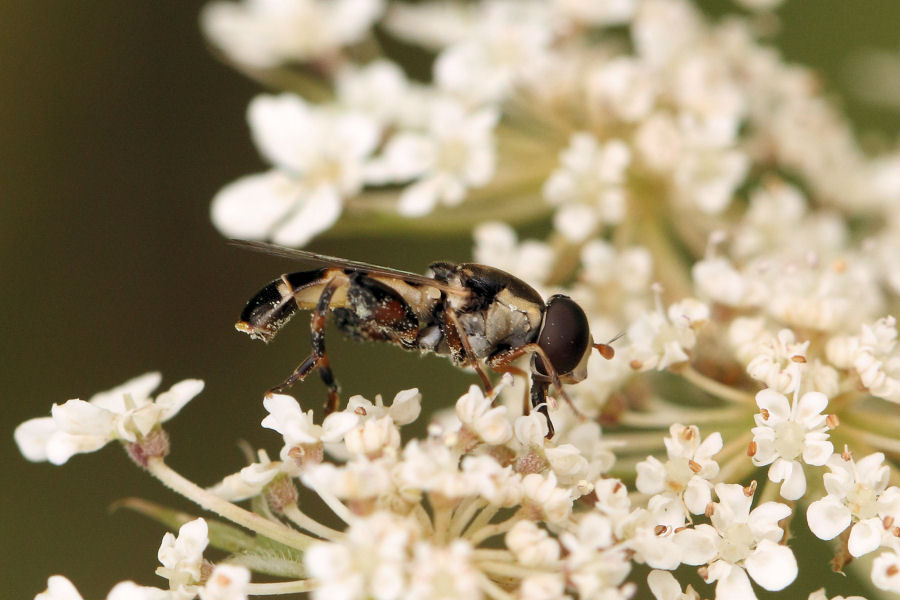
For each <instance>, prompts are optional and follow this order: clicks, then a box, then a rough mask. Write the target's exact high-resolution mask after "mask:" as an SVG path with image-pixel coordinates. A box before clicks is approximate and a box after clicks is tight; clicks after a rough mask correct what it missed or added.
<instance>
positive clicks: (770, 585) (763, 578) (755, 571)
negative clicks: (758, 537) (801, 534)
mask: <svg viewBox="0 0 900 600" xmlns="http://www.w3.org/2000/svg"><path fill="white" fill-rule="evenodd" d="M744 566H745V567H746V568H747V573H749V574H750V577H752V578H753V581H755V582H756V583H758V584H759V585H760V586H762V587H763V588H765V589H767V590H769V591H770V592H776V591H778V590H782V589H784V588H786V587H787V586H788V585H790V583H791V582H792V581H794V579H796V578H797V559H796V558H794V553H793V552H791V549H790V548H788V547H787V546H782V545H781V544H776V543H775V542H773V541H772V540H762V541H761V542H759V544H757V546H756V550H754V551H753V552H752V553H750V556H748V557H747V558H746V559H745V560H744ZM728 597H730V596H728Z"/></svg>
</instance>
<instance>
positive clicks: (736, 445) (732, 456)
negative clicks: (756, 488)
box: [715, 431, 756, 481]
mask: <svg viewBox="0 0 900 600" xmlns="http://www.w3.org/2000/svg"><path fill="white" fill-rule="evenodd" d="M722 437H723V438H724V439H727V437H726V436H725V434H724V433H723V434H722ZM752 440H753V434H752V433H750V432H749V431H747V432H745V433H744V434H743V435H741V436H738V437H737V438H736V439H734V440H732V441H730V442H728V443H727V444H725V446H724V447H723V448H722V450H721V451H720V452H719V453H718V454H717V455H716V457H715V458H716V460H717V461H718V462H719V464H720V465H722V466H721V468H720V469H719V474H718V475H717V476H716V481H741V480H742V479H744V477H746V476H747V475H749V474H750V473H751V472H753V470H754V469H756V466H755V465H754V464H753V462H752V461H751V460H750V457H749V456H747V455H746V452H744V451H743V450H744V449H746V448H747V446H748V445H749V444H750V442H751V441H752Z"/></svg>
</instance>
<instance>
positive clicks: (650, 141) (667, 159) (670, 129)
mask: <svg viewBox="0 0 900 600" xmlns="http://www.w3.org/2000/svg"><path fill="white" fill-rule="evenodd" d="M633 144H634V149H635V154H636V159H637V160H639V161H640V162H641V163H642V165H643V166H646V167H647V168H648V169H650V171H653V172H656V173H661V174H662V173H671V172H673V171H674V170H675V166H676V165H677V164H678V161H679V160H680V158H681V155H682V151H683V150H684V145H685V140H684V134H683V132H682V131H681V129H680V128H679V127H678V124H677V123H676V122H675V119H674V118H673V117H672V115H670V114H668V113H664V112H656V113H653V114H652V115H650V116H649V117H648V118H646V119H644V120H642V121H641V122H640V123H639V124H638V127H637V130H636V131H635V133H634V140H633Z"/></svg>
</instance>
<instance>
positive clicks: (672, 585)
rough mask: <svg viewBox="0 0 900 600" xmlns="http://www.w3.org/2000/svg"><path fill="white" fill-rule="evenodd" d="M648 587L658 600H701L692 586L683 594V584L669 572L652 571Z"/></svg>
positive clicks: (648, 576) (648, 579) (648, 577)
mask: <svg viewBox="0 0 900 600" xmlns="http://www.w3.org/2000/svg"><path fill="white" fill-rule="evenodd" d="M647 586H648V587H649V588H650V592H651V593H652V594H653V596H654V597H655V598H656V600H700V594H698V593H697V592H696V591H694V588H693V587H691V586H690V585H688V586H687V589H685V590H684V592H682V591H681V584H680V583H678V580H677V579H675V576H674V575H672V574H671V573H670V572H668V571H659V570H653V571H650V573H649V574H648V575H647Z"/></svg>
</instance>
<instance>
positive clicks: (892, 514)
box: [806, 452, 900, 557]
mask: <svg viewBox="0 0 900 600" xmlns="http://www.w3.org/2000/svg"><path fill="white" fill-rule="evenodd" d="M827 465H828V468H829V469H831V473H826V474H825V476H824V481H825V491H826V492H828V494H827V495H826V496H825V497H824V498H822V499H820V500H816V501H815V502H813V503H811V504H810V505H809V509H807V511H806V519H807V522H808V523H809V529H810V531H812V532H813V533H814V534H815V535H816V536H817V537H819V538H821V539H823V540H830V539H832V538H834V537H836V536H837V535H839V534H840V533H841V532H842V531H844V530H845V529H847V527H849V526H850V525H851V524H852V525H853V527H852V529H851V530H850V537H849V539H848V542H847V549H848V551H849V552H850V554H851V555H853V556H855V557H859V556H862V555H864V554H867V553H869V552H872V551H873V550H875V549H876V548H878V547H879V546H880V545H881V544H882V541H883V540H884V539H885V536H887V535H889V532H887V531H885V528H884V519H887V518H890V519H891V520H894V519H898V518H900V488H897V487H896V486H890V487H888V483H889V480H890V468H889V467H888V466H887V465H885V464H884V454H882V453H881V452H876V453H874V454H870V455H868V456H866V457H865V458H863V459H862V460H859V461H854V460H853V459H852V458H850V457H849V456H847V457H846V458H845V457H844V456H842V455H840V454H834V455H832V456H831V458H830V459H829V460H828V462H827Z"/></svg>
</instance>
